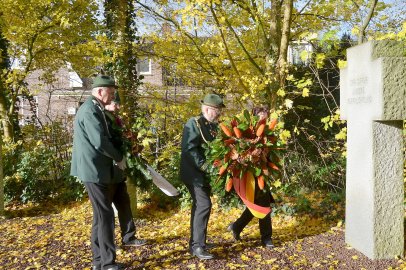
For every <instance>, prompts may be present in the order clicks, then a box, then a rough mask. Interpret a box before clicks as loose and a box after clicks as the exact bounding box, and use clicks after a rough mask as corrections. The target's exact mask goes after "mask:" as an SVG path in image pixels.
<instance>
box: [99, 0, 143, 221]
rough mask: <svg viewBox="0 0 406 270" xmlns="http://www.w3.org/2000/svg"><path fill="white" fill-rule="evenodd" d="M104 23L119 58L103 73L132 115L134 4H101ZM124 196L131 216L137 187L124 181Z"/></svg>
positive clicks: (115, 0) (109, 0)
mask: <svg viewBox="0 0 406 270" xmlns="http://www.w3.org/2000/svg"><path fill="white" fill-rule="evenodd" d="M104 9H105V18H106V20H105V22H106V27H107V30H108V36H109V37H110V38H111V39H113V40H115V44H117V48H115V49H116V50H117V52H118V55H119V57H118V58H117V61H116V62H115V63H114V64H113V65H110V66H109V67H108V68H107V69H108V70H109V72H110V73H112V74H113V75H114V78H115V79H116V81H117V84H118V85H119V89H118V94H119V97H120V103H121V105H122V106H121V108H122V109H123V110H124V111H125V112H127V113H129V114H128V115H132V114H134V112H136V111H137V109H138V86H139V85H140V80H139V77H138V74H137V69H136V65H137V54H136V50H135V48H134V45H133V44H134V42H136V35H135V32H136V29H135V18H136V15H135V10H134V3H133V2H132V1H127V0H105V2H104ZM127 186H128V193H129V196H130V198H131V209H132V211H133V214H135V211H136V208H137V187H136V186H135V185H133V184H132V183H131V182H130V181H127Z"/></svg>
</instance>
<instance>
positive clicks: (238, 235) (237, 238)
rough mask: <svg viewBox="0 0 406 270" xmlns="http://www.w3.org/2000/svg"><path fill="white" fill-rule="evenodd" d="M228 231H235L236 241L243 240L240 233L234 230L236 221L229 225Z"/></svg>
mask: <svg viewBox="0 0 406 270" xmlns="http://www.w3.org/2000/svg"><path fill="white" fill-rule="evenodd" d="M227 231H229V232H232V233H233V238H234V240H235V241H241V237H240V234H239V233H237V232H236V231H235V230H234V223H231V224H230V225H228V227H227Z"/></svg>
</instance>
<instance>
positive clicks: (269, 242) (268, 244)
mask: <svg viewBox="0 0 406 270" xmlns="http://www.w3.org/2000/svg"><path fill="white" fill-rule="evenodd" d="M262 245H263V246H264V247H266V248H269V249H273V248H274V247H275V245H274V244H273V242H272V239H267V240H264V241H262Z"/></svg>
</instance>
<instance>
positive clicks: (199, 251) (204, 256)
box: [192, 247, 214, 260]
mask: <svg viewBox="0 0 406 270" xmlns="http://www.w3.org/2000/svg"><path fill="white" fill-rule="evenodd" d="M192 255H194V256H196V257H198V258H199V259H200V260H210V259H213V258H214V256H213V254H210V253H208V252H207V251H205V250H204V248H202V247H198V248H194V249H193V251H192Z"/></svg>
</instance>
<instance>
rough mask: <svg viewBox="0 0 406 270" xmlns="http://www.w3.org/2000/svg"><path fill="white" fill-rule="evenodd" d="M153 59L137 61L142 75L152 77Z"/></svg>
mask: <svg viewBox="0 0 406 270" xmlns="http://www.w3.org/2000/svg"><path fill="white" fill-rule="evenodd" d="M151 64H152V63H151V59H148V58H141V59H138V60H137V70H138V72H139V73H140V74H142V75H151V74H152V67H151Z"/></svg>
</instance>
